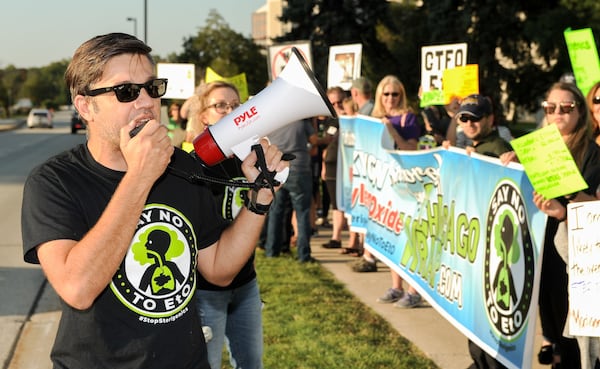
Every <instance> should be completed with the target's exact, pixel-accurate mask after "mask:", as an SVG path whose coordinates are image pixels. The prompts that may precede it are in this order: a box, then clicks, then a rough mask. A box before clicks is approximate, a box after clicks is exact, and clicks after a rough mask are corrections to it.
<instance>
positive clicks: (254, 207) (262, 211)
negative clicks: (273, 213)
mask: <svg viewBox="0 0 600 369" xmlns="http://www.w3.org/2000/svg"><path fill="white" fill-rule="evenodd" d="M248 195H250V191H248ZM244 205H245V206H246V209H248V210H250V211H251V212H253V213H254V214H258V215H267V214H268V213H269V209H271V204H268V205H263V204H257V203H256V201H252V200H250V196H247V197H246V201H245V202H244Z"/></svg>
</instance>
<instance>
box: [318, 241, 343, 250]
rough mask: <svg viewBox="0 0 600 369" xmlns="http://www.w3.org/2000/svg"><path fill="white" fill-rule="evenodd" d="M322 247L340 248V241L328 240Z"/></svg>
mask: <svg viewBox="0 0 600 369" xmlns="http://www.w3.org/2000/svg"><path fill="white" fill-rule="evenodd" d="M321 246H323V248H326V249H341V248H342V242H341V241H337V240H329V242H327V243H324V244H323V245H321Z"/></svg>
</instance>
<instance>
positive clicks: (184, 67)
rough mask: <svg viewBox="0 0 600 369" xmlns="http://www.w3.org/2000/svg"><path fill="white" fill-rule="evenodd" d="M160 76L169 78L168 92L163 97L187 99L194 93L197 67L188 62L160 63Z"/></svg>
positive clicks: (158, 66) (157, 71)
mask: <svg viewBox="0 0 600 369" xmlns="http://www.w3.org/2000/svg"><path fill="white" fill-rule="evenodd" d="M156 73H157V74H158V77H159V78H168V79H169V82H168V84H167V93H166V94H165V95H164V96H163V99H183V100H185V99H187V98H188V97H190V96H193V95H194V88H195V87H196V86H195V81H194V79H195V67H194V64H188V63H158V64H157V65H156Z"/></svg>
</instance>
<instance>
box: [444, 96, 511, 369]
mask: <svg viewBox="0 0 600 369" xmlns="http://www.w3.org/2000/svg"><path fill="white" fill-rule="evenodd" d="M455 121H457V122H459V124H460V125H461V128H462V130H463V132H464V134H465V136H466V138H467V139H469V141H470V142H472V146H467V148H466V150H467V152H468V153H471V152H473V151H474V152H476V153H478V154H482V155H486V156H493V157H500V155H502V154H504V153H507V152H510V151H511V150H512V148H511V146H510V144H509V143H508V142H507V141H506V140H504V139H503V138H502V137H500V135H499V134H498V131H497V130H496V129H494V113H493V109H492V103H491V100H490V99H489V98H488V97H486V96H483V95H479V94H473V95H469V96H467V97H465V98H464V99H462V100H461V102H460V107H459V108H458V112H457V113H456V119H455ZM450 144H454V142H452V141H450V140H447V141H445V142H444V147H448V146H449V145H450ZM468 342H469V354H470V355H471V358H472V359H473V364H471V366H470V367H469V369H504V368H506V367H505V366H504V365H502V363H500V362H499V361H498V360H496V359H495V358H494V357H493V356H491V355H490V354H488V353H487V352H485V351H484V350H483V349H481V348H480V347H479V346H477V345H476V344H475V343H474V342H473V341H471V340H469V341H468Z"/></svg>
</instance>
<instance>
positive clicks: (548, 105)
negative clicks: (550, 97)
mask: <svg viewBox="0 0 600 369" xmlns="http://www.w3.org/2000/svg"><path fill="white" fill-rule="evenodd" d="M557 105H558V111H559V114H571V112H572V111H573V110H575V108H576V107H577V102H575V101H561V102H559V103H558V104H557V103H553V102H549V101H544V102H542V108H543V109H544V112H545V113H546V115H550V114H554V113H555V112H556V106H557Z"/></svg>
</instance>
